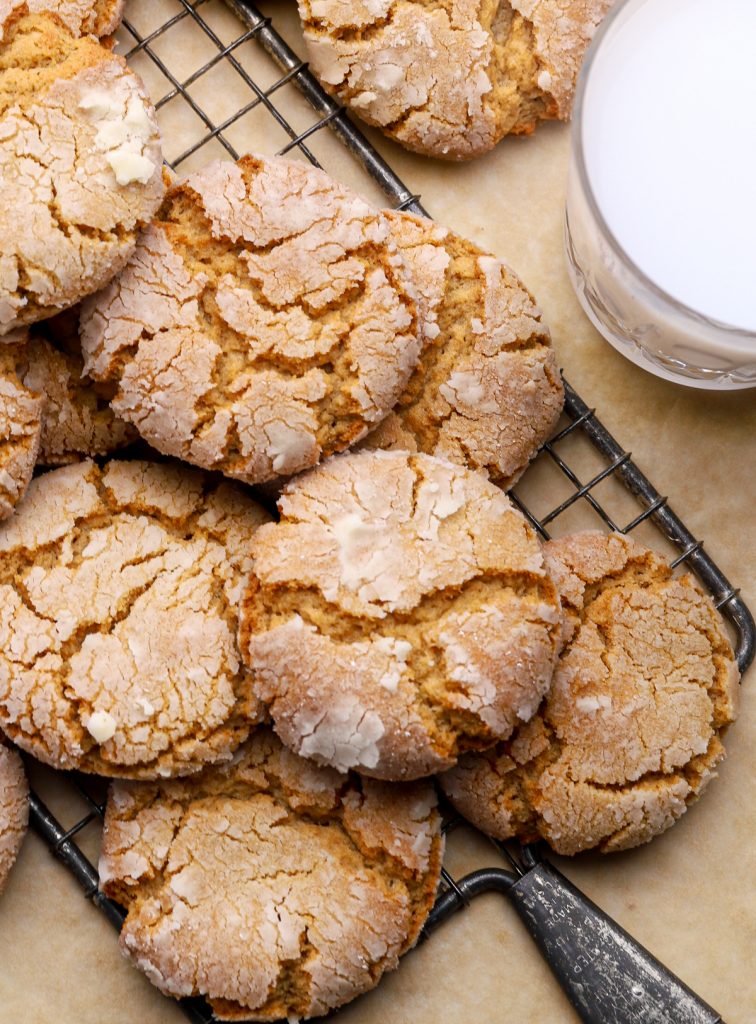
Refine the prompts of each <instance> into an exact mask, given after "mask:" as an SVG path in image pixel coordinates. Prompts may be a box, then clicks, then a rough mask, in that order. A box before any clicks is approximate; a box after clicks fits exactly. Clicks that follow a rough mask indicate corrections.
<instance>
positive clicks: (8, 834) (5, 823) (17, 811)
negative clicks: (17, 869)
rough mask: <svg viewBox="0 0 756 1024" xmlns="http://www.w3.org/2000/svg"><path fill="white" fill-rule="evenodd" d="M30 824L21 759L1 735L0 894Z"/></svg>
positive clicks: (27, 791) (27, 788)
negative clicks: (4, 741)
mask: <svg viewBox="0 0 756 1024" xmlns="http://www.w3.org/2000/svg"><path fill="white" fill-rule="evenodd" d="M28 821H29V786H28V784H27V782H26V774H25V772H24V766H23V763H22V761H21V758H20V757H19V756H18V754H17V753H16V751H15V750H11V749H10V748H9V747H7V746H5V745H4V743H3V735H2V733H0V893H1V892H2V891H3V889H4V888H5V883H6V881H7V879H8V873H9V872H10V869H11V868H12V867H13V865H14V864H15V862H16V857H17V856H18V851H19V849H20V848H21V843H22V841H23V838H24V836H25V835H26V826H27V823H28Z"/></svg>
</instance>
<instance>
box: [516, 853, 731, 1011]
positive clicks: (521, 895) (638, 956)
mask: <svg viewBox="0 0 756 1024" xmlns="http://www.w3.org/2000/svg"><path fill="white" fill-rule="evenodd" d="M507 894H508V896H509V898H510V899H511V901H512V903H513V904H514V907H515V909H516V910H517V913H518V914H519V915H520V917H521V918H522V920H523V922H524V923H525V926H526V927H527V929H528V931H529V932H530V934H531V936H532V937H533V939H534V940H535V942H536V943H537V944H538V946H539V947H540V950H541V953H542V954H543V956H544V958H545V959H546V961H547V963H548V964H549V966H550V968H551V970H552V971H553V972H554V974H555V975H556V978H557V980H558V981H559V984H560V985H561V986H562V988H563V990H564V992H565V993H566V995H567V997H568V999H569V1000H570V1002H571V1003H572V1005H573V1006H574V1008H575V1010H576V1011H577V1013H578V1014H579V1016H580V1019H581V1020H582V1021H583V1022H584V1024H723V1022H722V1018H721V1016H720V1015H719V1014H718V1013H717V1011H716V1010H714V1009H712V1008H711V1006H709V1005H708V1004H707V1003H705V1002H704V1001H703V1000H702V999H700V998H699V997H698V996H697V995H696V994H695V992H693V991H691V989H689V988H688V987H687V985H684V984H683V982H682V981H680V979H679V978H676V977H675V975H674V974H672V973H671V972H670V971H668V970H667V968H666V967H665V966H664V965H663V964H662V963H660V962H659V961H658V960H657V959H656V958H655V957H653V956H651V954H650V953H649V952H648V950H646V949H644V948H643V946H641V945H640V944H639V943H638V942H636V941H635V939H633V938H632V937H631V936H630V935H628V933H627V932H626V931H625V930H624V929H623V928H620V926H619V925H618V924H616V923H615V922H614V921H612V920H611V918H609V917H607V916H606V914H604V913H603V912H602V911H601V910H600V909H599V908H598V907H597V906H596V904H595V903H593V902H592V901H591V900H589V899H588V897H587V896H585V895H584V894H583V893H582V892H580V890H579V889H577V888H576V887H575V886H574V885H572V883H571V882H569V881H568V880H567V879H566V878H565V877H564V875H563V874H561V872H559V871H557V869H556V868H555V867H553V866H552V865H551V864H548V863H546V862H538V863H536V864H535V866H533V867H531V868H530V870H529V871H527V872H526V873H525V874H524V875H523V876H522V877H521V878H519V879H518V880H517V881H516V882H515V883H514V885H512V886H511V887H510V888H509V890H508V893H507Z"/></svg>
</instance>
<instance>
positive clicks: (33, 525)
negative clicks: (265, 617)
mask: <svg viewBox="0 0 756 1024" xmlns="http://www.w3.org/2000/svg"><path fill="white" fill-rule="evenodd" d="M267 518H268V517H267V515H266V514H265V513H264V512H263V511H262V509H261V508H260V507H259V506H258V505H256V504H255V503H254V502H253V501H251V500H249V499H248V498H247V497H246V496H245V495H243V494H242V493H241V492H240V491H239V490H237V489H236V488H234V487H233V486H231V485H230V484H222V485H221V486H217V483H213V482H212V481H210V480H208V479H206V478H205V477H203V475H202V474H200V473H197V472H194V471H191V470H187V469H185V468H184V467H179V466H169V465H158V464H156V463H149V462H118V461H112V462H109V463H107V464H106V466H105V467H104V468H103V469H99V468H98V467H97V466H96V465H94V463H92V462H83V463H79V464H77V465H73V466H66V467H64V468H62V469H58V470H54V471H53V472H50V473H46V474H45V475H43V476H40V477H37V478H36V479H35V480H34V481H33V482H32V484H31V485H30V487H29V490H28V492H27V494H26V497H25V499H24V500H23V501H22V502H21V503H20V504H19V505H18V506H17V507H16V509H15V511H14V513H13V515H12V516H11V518H10V519H8V520H6V522H5V523H3V524H2V525H0V726H1V727H2V728H3V729H4V731H5V732H6V733H7V734H8V736H9V737H10V738H11V739H13V740H14V741H15V742H16V743H17V744H18V745H19V746H20V747H21V748H23V749H24V750H27V751H29V753H31V754H34V755H35V757H38V758H39V759H40V760H41V761H44V762H46V763H47V764H52V765H54V766H55V767H59V768H79V769H82V770H83V771H92V772H98V773H100V774H101V775H112V776H125V777H126V778H156V777H158V776H166V775H182V774H188V773H189V772H192V771H197V770H199V769H200V768H201V767H202V766H203V765H204V764H206V763H208V762H215V761H219V760H227V759H229V758H230V757H231V755H232V753H233V751H234V750H235V748H236V747H237V746H238V745H239V744H240V743H241V742H243V740H244V739H246V737H247V735H248V734H249V731H250V727H251V726H252V725H253V724H254V723H255V722H256V721H258V719H259V717H260V711H259V706H258V703H257V701H256V699H255V698H254V696H253V695H252V693H251V688H250V680H249V677H248V676H247V675H246V673H245V672H244V669H243V667H242V665H241V661H240V658H239V654H238V650H237V645H236V630H237V604H238V600H239V596H240V590H241V585H242V576H243V572H244V571H246V569H247V568H248V557H247V547H248V545H249V540H250V537H251V536H252V534H253V532H254V531H255V529H256V528H257V527H258V525H259V524H260V523H261V522H264V521H265V520H266V519H267Z"/></svg>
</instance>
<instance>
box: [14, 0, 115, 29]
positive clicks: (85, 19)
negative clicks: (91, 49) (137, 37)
mask: <svg viewBox="0 0 756 1024" xmlns="http://www.w3.org/2000/svg"><path fill="white" fill-rule="evenodd" d="M124 3H125V0H25V2H24V0H0V23H2V22H3V21H5V20H6V18H7V17H8V15H9V14H10V13H11V11H16V10H18V9H19V8H21V7H25V8H26V10H27V11H28V12H29V13H30V14H40V13H43V12H47V13H49V14H55V15H57V17H58V18H60V20H61V21H62V22H63V24H64V25H65V26H66V27H67V28H68V29H70V31H71V32H73V34H74V35H76V36H84V35H90V34H91V35H95V36H100V37H102V36H108V35H111V33H113V32H115V30H116V29H117V28H118V26H119V25H120V24H121V18H122V17H123V8H124Z"/></svg>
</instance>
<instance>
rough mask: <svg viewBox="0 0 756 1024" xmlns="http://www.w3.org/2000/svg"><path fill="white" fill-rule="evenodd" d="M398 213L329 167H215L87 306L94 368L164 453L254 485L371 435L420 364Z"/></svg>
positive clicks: (176, 202)
mask: <svg viewBox="0 0 756 1024" xmlns="http://www.w3.org/2000/svg"><path fill="white" fill-rule="evenodd" d="M409 287H410V286H409V285H408V284H407V283H405V275H404V273H403V268H402V266H401V259H400V257H399V255H398V253H397V252H396V246H395V244H394V242H393V239H392V237H391V234H390V230H389V225H388V222H387V220H386V218H385V217H384V216H383V214H381V213H378V212H376V211H374V210H372V209H371V208H370V207H369V206H368V205H367V203H365V202H364V201H363V200H362V199H360V198H359V197H358V196H356V195H355V194H354V193H352V192H350V191H349V190H348V189H346V188H344V187H342V186H341V185H339V184H337V183H336V182H334V181H332V180H331V179H330V178H328V177H327V176H326V175H325V174H323V173H322V172H321V171H317V170H315V169H314V168H311V167H308V166H305V165H304V164H301V163H293V162H290V161H286V160H280V159H275V158H273V159H262V158H259V157H244V158H242V159H241V160H240V161H239V162H238V163H236V164H232V163H222V162H216V163H213V164H210V165H209V166H208V167H206V168H204V169H203V170H202V171H199V172H198V173H196V174H193V175H190V177H188V178H187V179H186V180H185V181H184V182H183V183H181V184H178V185H176V186H174V187H173V188H172V189H171V190H170V191H169V192H168V195H167V196H166V199H165V202H164V204H163V206H162V207H161V209H160V211H159V213H158V216H157V219H156V221H155V222H154V224H153V225H152V226H151V227H150V228H149V229H148V230H147V231H146V232H145V233H144V234H143V236H142V238H141V240H140V243H139V245H138V246H137V249H136V252H135V253H134V256H133V258H132V259H131V261H130V262H129V264H128V266H127V268H126V270H125V271H124V272H123V273H122V274H121V275H120V276H119V277H118V278H116V280H115V281H113V282H112V283H111V284H110V285H109V286H108V287H107V288H106V289H105V290H104V291H103V292H102V293H101V294H100V295H99V296H96V297H94V298H92V299H91V300H89V301H88V302H86V303H85V304H84V309H83V316H82V344H83V347H84V353H85V356H86V370H87V372H88V373H90V374H91V375H92V376H93V377H95V378H96V379H97V380H105V381H111V382H113V383H115V384H117V393H116V396H115V398H114V400H113V408H114V409H115V411H116V412H117V413H118V415H120V416H122V417H123V418H124V419H126V420H128V421H129V422H130V423H133V424H134V425H135V426H136V427H137V428H138V430H139V432H140V433H141V434H142V436H143V437H144V438H145V439H146V440H147V441H149V443H150V444H152V445H153V446H154V447H155V448H157V449H158V450H159V451H162V452H164V453H166V454H168V455H175V456H178V457H180V458H182V459H185V460H186V461H188V462H192V463H194V464H196V465H199V466H203V467H204V468H206V469H218V470H220V471H221V472H223V473H225V474H227V475H228V476H233V477H237V478H238V479H241V480H244V481H246V482H247V483H262V482H264V481H266V480H271V479H274V478H276V477H279V476H288V475H290V474H292V473H296V472H298V471H300V470H302V469H306V468H308V467H310V466H313V465H315V464H316V463H317V462H318V461H320V459H321V458H322V457H323V456H325V455H329V454H331V453H333V452H336V451H341V450H343V449H344V448H346V447H348V446H349V445H350V444H352V443H353V442H354V441H357V440H358V439H359V438H361V437H362V436H364V435H365V434H366V433H367V431H368V429H369V427H370V426H372V425H374V424H375V423H377V422H378V421H379V420H380V419H382V417H383V416H385V415H386V414H387V413H388V412H389V410H390V409H391V407H392V406H393V405H394V403H395V402H396V400H397V399H398V398H399V395H400V394H401V392H402V390H403V388H404V386H405V385H406V383H407V380H408V379H409V376H410V374H411V372H412V370H413V369H414V368H415V366H416V364H417V360H418V357H419V354H420V347H421V340H420V338H419V337H418V331H417V322H416V316H415V304H414V302H413V301H412V299H411V298H410V295H409V291H408V289H409Z"/></svg>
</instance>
